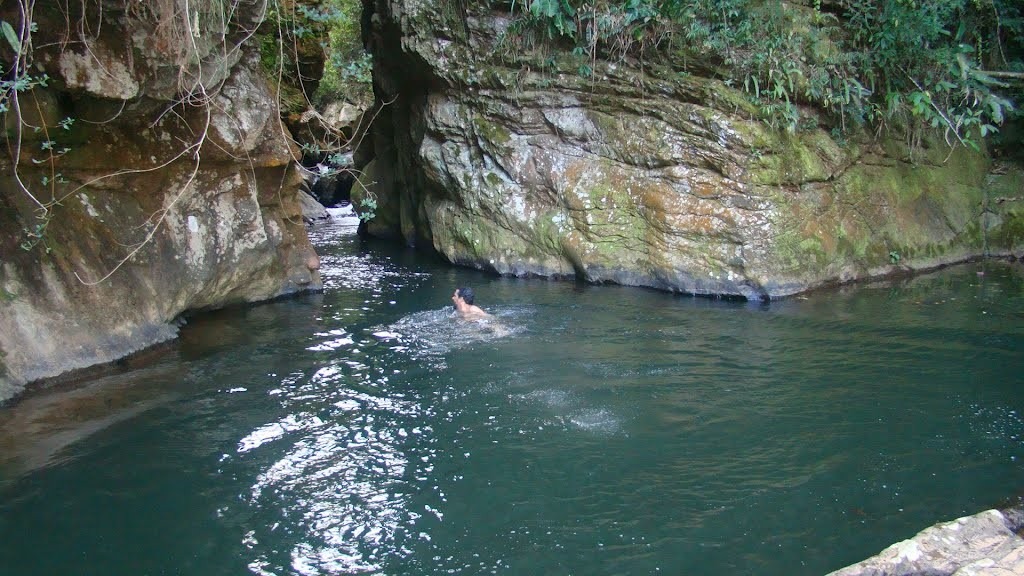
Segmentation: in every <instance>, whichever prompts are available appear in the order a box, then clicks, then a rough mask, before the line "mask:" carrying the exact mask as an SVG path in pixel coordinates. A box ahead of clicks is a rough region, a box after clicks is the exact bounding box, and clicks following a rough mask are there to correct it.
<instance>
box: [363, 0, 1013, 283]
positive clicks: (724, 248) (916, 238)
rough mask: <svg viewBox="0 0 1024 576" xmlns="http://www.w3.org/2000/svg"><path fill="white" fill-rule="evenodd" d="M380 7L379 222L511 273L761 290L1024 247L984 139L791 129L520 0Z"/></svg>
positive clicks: (367, 174)
mask: <svg viewBox="0 0 1024 576" xmlns="http://www.w3.org/2000/svg"><path fill="white" fill-rule="evenodd" d="M372 8H373V9H374V13H373V14H372V17H369V18H367V19H365V21H366V22H370V23H371V29H369V30H366V31H364V32H365V36H366V38H367V39H368V41H369V44H370V46H371V48H372V51H373V55H374V62H375V83H376V87H377V92H378V97H379V98H380V100H381V101H382V102H386V103H387V104H386V105H383V106H382V107H381V109H380V112H379V114H378V115H377V116H376V121H375V123H374V135H373V138H372V139H367V142H366V145H367V147H369V148H372V151H373V152H374V161H373V162H372V163H371V164H369V165H367V166H366V167H365V168H363V170H362V175H361V176H360V180H359V185H358V186H356V187H354V188H353V202H354V203H355V204H356V205H357V206H359V205H361V201H362V199H363V198H370V199H371V200H373V205H374V206H375V207H376V209H375V211H374V212H375V218H374V219H373V220H372V221H371V222H370V223H369V225H368V227H367V230H368V232H369V233H371V234H374V235H377V236H384V237H394V238H399V239H401V240H403V241H404V242H406V243H408V244H419V245H426V246H430V247H432V248H433V249H435V250H436V251H438V252H439V253H441V254H442V255H443V256H445V257H446V258H447V259H448V260H450V261H451V262H454V263H457V264H462V265H466V266H472V267H476V268H480V269H486V270H492V271H495V272H498V273H501V274H508V275H516V276H522V275H541V276H575V277H578V278H581V279H584V280H587V281H590V282H616V283H620V284H628V285H638V286H650V287H654V288H659V289H663V290H669V291H680V292H688V293H695V294H715V295H736V296H743V297H746V298H750V299H762V298H775V297H780V296H786V295H790V294H794V293H798V292H801V291H804V290H808V289H810V288H813V287H816V286H820V285H822V284H827V283H834V282H845V281H850V280H854V279H857V278H863V277H869V276H874V275H880V274H886V273H891V272H895V271H900V270H911V269H923V268H930V267H934V266H938V265H942V264H946V263H951V262H956V261H961V260H964V259H968V258H970V257H973V256H977V255H981V254H1018V255H1019V254H1021V253H1022V252H1024V235H1022V234H1020V232H1019V231H1020V230H1021V229H1024V228H1022V226H1021V224H1022V220H1021V212H1020V209H1019V208H1018V207H1013V206H1012V203H1009V202H1007V203H1000V202H997V201H996V198H997V197H999V196H1001V195H1009V196H1016V194H1015V193H1012V194H1011V193H1010V192H1011V191H1012V190H1013V188H1014V187H1015V186H1018V185H1019V184H1020V182H1021V181H1024V178H1021V177H1020V175H1019V174H1015V173H1013V172H1012V171H1011V172H1010V173H1008V174H1003V175H999V176H994V177H993V178H989V176H988V172H989V170H988V169H989V160H988V159H987V158H986V157H985V156H984V155H983V154H980V153H975V152H972V151H970V150H966V149H964V148H958V149H957V150H955V151H953V152H952V153H950V150H949V148H948V147H946V146H945V145H943V144H942V143H941V141H940V140H936V141H935V142H928V141H925V142H924V143H923V145H921V146H917V147H915V148H913V149H911V148H908V146H907V145H906V144H905V143H902V142H896V141H890V140H885V139H882V140H877V141H876V140H874V139H872V138H863V139H861V140H859V141H851V142H848V143H845V142H844V143H841V142H839V141H837V140H835V139H833V138H832V137H831V135H830V133H829V132H828V131H827V130H826V129H825V128H817V127H807V128H806V129H802V130H800V131H797V132H795V133H788V132H784V131H777V130H773V129H771V128H769V127H768V126H767V125H766V124H764V123H763V122H762V121H761V120H760V117H761V114H760V111H759V110H758V109H757V107H755V106H754V105H753V104H751V103H750V101H749V100H748V99H747V98H746V97H745V96H744V95H743V94H742V93H741V92H739V91H738V90H736V89H734V88H732V87H730V85H729V84H728V83H726V82H724V81H722V80H719V79H712V78H702V77H700V76H698V75H697V74H696V73H693V74H680V73H678V71H676V70H674V69H669V68H667V67H659V66H658V65H657V64H656V63H651V62H644V63H643V65H642V66H641V65H640V63H639V62H633V61H631V60H630V59H629V58H625V59H623V60H622V61H619V62H614V63H609V62H602V61H600V60H598V61H593V62H591V61H588V62H587V67H588V69H590V70H591V73H590V74H587V75H581V74H580V73H578V72H577V67H578V63H576V62H575V61H573V60H572V57H571V56H570V55H569V54H561V55H560V54H558V53H557V51H556V52H555V53H554V54H547V55H533V54H531V53H530V52H529V51H527V50H522V49H519V48H517V47H516V45H515V44H514V39H512V38H514V36H515V35H514V34H506V32H508V31H509V30H510V27H509V25H510V21H511V17H510V14H509V11H508V9H507V7H503V8H500V9H495V10H491V9H488V8H487V7H486V4H484V5H480V4H473V3H469V4H467V3H463V4H461V5H452V6H448V5H447V4H444V3H429V2H421V1H415V0H399V1H384V0H377V1H376V2H372ZM697 69H699V68H697ZM812 116H813V114H812ZM1004 192H1005V194H1004Z"/></svg>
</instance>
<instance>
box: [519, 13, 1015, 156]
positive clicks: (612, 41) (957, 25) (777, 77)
mask: <svg viewBox="0 0 1024 576" xmlns="http://www.w3.org/2000/svg"><path fill="white" fill-rule="evenodd" d="M502 5H503V6H505V7H506V8H507V9H509V10H511V11H512V12H513V13H514V14H515V15H516V18H517V20H516V23H515V24H514V26H513V27H512V28H511V29H510V35H511V36H513V37H514V38H515V39H516V41H518V42H520V43H522V44H527V45H536V44H538V43H548V44H552V43H553V44H556V45H559V46H561V47H563V48H564V49H567V50H572V51H573V52H574V53H575V54H577V55H580V56H586V57H587V58H588V59H590V60H591V61H596V60H597V59H620V58H624V57H638V58H643V59H648V60H655V59H656V60H660V61H663V62H668V63H671V64H672V65H674V66H676V67H677V68H678V69H680V70H681V71H684V72H689V71H697V72H700V73H707V74H711V75H717V76H719V77H721V78H723V79H724V80H725V81H726V82H729V83H732V84H734V85H736V86H737V87H742V88H743V89H744V90H745V91H746V92H747V93H748V94H749V95H750V96H751V98H752V99H753V100H754V101H755V102H757V103H758V104H759V105H760V106H761V108H762V110H763V112H764V116H765V119H766V120H767V121H768V122H769V123H771V124H773V125H775V126H777V127H781V128H785V129H789V130H795V129H798V128H799V127H800V126H801V124H802V123H803V122H808V121H810V120H809V119H807V118H804V117H802V116H801V111H800V107H801V105H812V106H814V107H817V108H819V109H823V110H824V111H826V112H827V113H829V115H830V117H831V118H832V121H833V122H834V124H835V126H836V128H837V129H838V130H839V131H847V130H851V129H853V128H859V127H862V126H870V127H873V128H875V129H877V130H882V129H885V128H887V127H893V126H898V127H900V128H901V129H909V130H910V131H911V132H914V131H915V129H916V128H917V127H922V126H931V127H934V128H938V129H941V130H943V131H944V133H945V135H946V139H947V142H949V143H950V144H951V145H953V144H958V143H959V144H963V145H967V146H971V147H977V137H978V136H981V137H984V136H986V135H988V134H991V133H993V132H995V131H997V126H999V125H1000V124H1002V123H1003V121H1004V120H1005V119H1006V117H1007V114H1008V113H1010V112H1011V110H1012V109H1013V106H1012V104H1011V100H1010V98H1011V97H1012V96H1020V94H1021V89H1020V81H1021V79H1022V78H1024V74H1022V71H1024V63H1022V62H1024V46H1022V37H1024V8H1021V6H1020V5H1019V2H1017V1H1015V0H932V1H927V2H925V1H920V0H831V1H829V0H804V1H803V2H783V1H781V0H775V1H771V0H769V1H764V0H521V1H514V2H511V3H508V2H506V3H503V4H502ZM590 70H591V66H589V65H583V66H581V67H580V72H581V73H582V74H584V75H586V74H589V73H590ZM1014 83H1016V84H1014Z"/></svg>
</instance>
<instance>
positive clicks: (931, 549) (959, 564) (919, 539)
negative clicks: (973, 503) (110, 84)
mask: <svg viewBox="0 0 1024 576" xmlns="http://www.w3.org/2000/svg"><path fill="white" fill-rule="evenodd" d="M1022 527H1024V516H1022V512H1021V511H1020V510H1010V511H1007V512H1005V513H1004V512H1000V511H998V510H988V511H986V512H982V513H980V514H976V515H974V516H967V517H964V518H959V519H957V520H953V521H952V522H945V523H943V524H937V525H935V526H932V527H931V528H928V529H926V530H923V531H921V532H920V533H918V534H917V535H916V536H914V537H913V538H911V539H909V540H904V541H903V542H898V543H896V544H893V545H892V546H890V547H888V548H886V549H885V550H883V551H882V552H881V553H879V554H878V555H877V556H874V557H872V558H869V559H867V560H865V561H863V562H859V563H857V564H854V565H853V566H848V567H846V568H843V569H842V570H837V571H835V572H832V573H831V574H830V575H829V576H918V575H925V574H926V575H928V576H1003V575H1009V574H1024V539H1022V538H1021V537H1020V536H1019V535H1018V532H1019V531H1020V529H1021V528H1022Z"/></svg>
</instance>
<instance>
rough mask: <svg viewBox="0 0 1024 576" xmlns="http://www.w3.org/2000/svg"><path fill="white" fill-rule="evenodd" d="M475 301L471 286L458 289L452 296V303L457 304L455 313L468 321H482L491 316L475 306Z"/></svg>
mask: <svg viewBox="0 0 1024 576" xmlns="http://www.w3.org/2000/svg"><path fill="white" fill-rule="evenodd" d="M473 300H474V294H473V289H472V288H470V287H469V286H463V287H460V288H456V289H455V293H454V294H452V303H454V304H455V311H456V312H458V313H459V314H460V315H461V316H462V317H463V318H465V319H466V320H480V319H482V318H487V317H488V316H490V314H488V313H487V312H484V310H483V308H480V307H479V306H477V305H475V304H473Z"/></svg>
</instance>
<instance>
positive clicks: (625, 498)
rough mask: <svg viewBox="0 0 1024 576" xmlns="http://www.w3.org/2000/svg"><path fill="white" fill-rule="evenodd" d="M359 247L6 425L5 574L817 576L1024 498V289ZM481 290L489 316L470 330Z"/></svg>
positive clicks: (350, 236) (962, 281)
mask: <svg viewBox="0 0 1024 576" xmlns="http://www.w3.org/2000/svg"><path fill="white" fill-rule="evenodd" d="M357 223H358V222H357V220H356V219H355V218H354V217H352V216H348V217H340V218H336V219H335V221H334V222H333V223H332V224H330V225H327V226H321V227H317V228H314V229H313V231H312V235H313V236H314V239H315V242H316V243H317V245H318V246H319V251H320V252H321V254H322V258H321V260H322V263H323V264H322V266H323V269H322V272H323V276H324V282H325V286H326V289H325V291H324V293H323V294H320V295H307V296H303V297H300V298H295V299H291V300H284V301H279V302H274V303H270V304H267V305H262V306H256V307H251V308H241V309H233V310H227V311H222V312H219V313H214V314H209V315H204V316H202V317H197V318H195V319H193V320H192V321H190V322H189V324H188V325H187V326H186V327H184V329H183V331H182V338H181V340H180V341H178V342H177V343H175V345H174V346H173V347H172V348H170V349H169V350H165V351H164V352H163V353H161V354H160V355H158V356H157V357H155V358H154V359H152V360H151V361H150V362H149V363H146V364H143V365H141V366H138V367H135V368H132V369H127V370H122V371H121V372H119V373H116V374H108V375H107V376H104V377H101V378H95V379H91V380H86V381H83V382H81V383H80V384H79V385H77V386H71V387H66V388H64V389H54V390H50V391H43V392H39V393H36V394H34V395H32V396H29V397H26V398H25V399H24V400H23V401H21V402H19V403H17V404H15V405H14V406H11V407H9V408H6V409H4V410H0V449H2V451H3V452H2V454H0V540H2V541H3V542H5V545H4V546H3V547H0V565H2V566H4V567H5V568H7V569H8V570H9V571H10V572H11V573H12V574H19V575H33V574H40V575H42V574H65V573H82V571H83V570H82V566H83V565H84V566H87V567H88V570H86V571H87V572H89V573H97V574H105V575H117V574H125V575H137V574H143V573H181V574H243V573H250V574H257V575H261V576H263V575H275V576H284V575H292V574H298V575H304V576H305V575H340V574H366V573H375V574H377V573H379V574H417V575H420V574H474V575H475V574H481V573H496V574H549V573H554V574H562V573H579V574H657V573H662V574H664V573H672V574H682V573H685V574H709V575H710V574H716V575H717V574H736V573H743V574H764V575H791V574H808V575H810V574H821V573H824V572H827V571H829V570H832V569H835V568H838V567H840V566H842V565H845V564H848V563H851V562H854V561H856V560H859V559H861V558H863V557H865V556H868V555H870V554H873V553H875V552H877V551H878V550H879V549H881V548H882V547H884V546H886V545H888V544H889V543H891V542H893V541H896V540H899V539H902V538H906V537H908V536H910V535H912V534H913V533H914V532H916V531H918V530H920V529H921V528H923V527H924V526H926V525H929V524H931V523H934V522H936V521H939V520H944V519H948V518H951V517H955V516H959V515H961V514H965V513H973V512H976V511H979V510H981V509H983V508H986V507H989V506H993V505H996V504H998V503H999V502H1000V501H1001V500H1002V499H1003V498H1005V497H1007V496H1010V495H1013V494H1014V493H1015V492H1017V491H1018V490H1019V489H1021V488H1024V470H1022V468H1021V466H1020V458H1022V457H1024V450H1022V449H1024V416H1022V415H1024V389H1022V388H1021V387H1020V374H1021V368H1022V367H1024V366H1022V362H1024V360H1022V359H1021V357H1020V355H1019V352H1018V351H1019V350H1020V348H1021V345H1022V344H1024V317H1022V315H1021V314H1022V312H1024V275H1022V274H1021V271H1020V268H1019V267H1016V266H1008V265H995V264H983V265H978V266H984V267H985V268H984V270H979V269H977V267H973V268H972V267H966V268H960V269H955V270H947V271H944V272H941V273H939V274H936V275H932V276H928V277H921V278H915V279H912V280H904V281H894V282H877V283H871V284H867V285H862V286H858V287H855V288H850V289H843V290H840V291H834V292H827V293H824V292H823V293H820V294H814V295H810V296H808V297H806V298H801V299H793V300H789V301H784V302H775V303H772V304H770V305H762V304H759V303H758V304H746V303H736V302H720V301H713V300H704V299H691V298H684V297H679V296H673V295H670V294H662V293H657V292H651V291H647V290H637V289H630V288H622V287H614V286H604V287H584V286H576V285H572V284H567V283H553V282H546V281H530V280H516V279H505V278H493V277H489V276H485V275H483V274H480V273H477V272H474V271H469V270H458V269H452V268H449V267H447V266H444V265H442V264H441V263H438V262H436V261H433V260H431V259H429V258H426V257H424V256H423V255H417V254H414V253H412V252H411V251H407V250H403V249H397V248H394V247H388V246H381V245H375V244H370V243H366V242H364V241H362V240H360V239H358V238H357V237H356V236H355V234H354V232H355V229H356V227H357ZM979 271H981V272H984V274H981V275H979V274H978V272H979ZM467 284H469V285H473V286H474V288H475V289H476V291H477V294H478V300H479V302H478V303H479V304H481V305H482V306H483V307H484V308H485V309H487V310H488V312H490V313H491V314H492V316H491V317H490V318H488V319H486V320H484V321H466V320H463V319H461V318H460V317H458V316H457V315H455V314H454V312H453V310H452V308H451V306H450V295H451V292H452V288H453V287H454V286H458V285H467ZM83 562H84V564H83Z"/></svg>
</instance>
